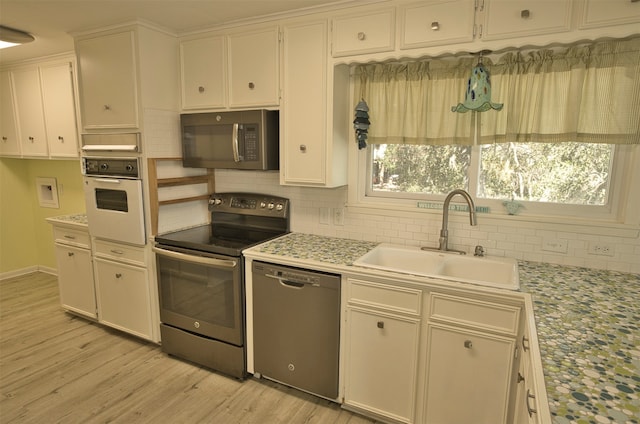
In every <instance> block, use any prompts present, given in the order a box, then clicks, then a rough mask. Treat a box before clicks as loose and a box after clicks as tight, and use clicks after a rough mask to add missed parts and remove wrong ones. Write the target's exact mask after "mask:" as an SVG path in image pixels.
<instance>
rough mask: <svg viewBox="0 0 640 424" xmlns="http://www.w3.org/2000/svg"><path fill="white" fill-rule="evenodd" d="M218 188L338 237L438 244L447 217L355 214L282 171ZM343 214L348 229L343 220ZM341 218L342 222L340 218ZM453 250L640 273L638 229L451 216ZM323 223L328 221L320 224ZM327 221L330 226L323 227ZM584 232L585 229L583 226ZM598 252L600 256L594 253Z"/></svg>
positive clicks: (300, 228)
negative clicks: (284, 203) (252, 195)
mask: <svg viewBox="0 0 640 424" xmlns="http://www.w3.org/2000/svg"><path fill="white" fill-rule="evenodd" d="M215 178H216V190H217V191H220V192H224V191H239V192H256V193H265V194H272V195H276V196H282V197H286V198H289V199H290V200H291V230H292V231H296V232H304V233H311V234H319V235H326V236H333V237H344V238H352V239H357V240H367V241H375V242H387V243H394V244H403V245H416V246H437V244H438V236H439V233H440V227H441V225H442V217H441V215H440V214H434V213H429V214H427V213H425V216H424V217H420V218H415V217H403V216H388V215H382V214H380V212H377V211H371V213H368V212H366V209H365V212H362V211H363V209H362V208H358V212H354V211H353V210H350V208H348V207H347V188H346V187H340V188H336V189H326V188H313V187H289V186H281V185H280V184H279V174H278V172H252V171H233V170H216V175H215ZM340 212H343V217H342V218H343V220H344V224H343V225H338V224H336V223H335V222H339V221H340V217H339V216H336V213H337V215H340ZM336 218H337V220H336ZM450 218H451V220H450V222H449V246H450V247H452V248H455V249H461V250H466V251H467V252H473V249H474V247H475V246H476V245H482V246H483V247H484V248H485V250H486V252H487V254H489V255H495V256H508V257H513V258H516V259H521V260H527V261H533V262H546V263H555V264H564V265H572V266H579V267H587V268H595V269H609V270H615V271H622V272H632V273H640V239H639V238H638V231H636V230H628V231H626V232H627V233H628V232H630V233H629V234H624V233H625V231H624V230H622V231H621V230H617V231H615V232H613V234H608V235H594V234H593V232H592V231H585V232H581V227H580V226H562V225H558V224H548V223H544V222H531V221H510V220H500V221H498V220H496V219H490V220H486V221H485V223H483V222H482V221H483V220H482V219H481V217H480V219H479V220H478V221H479V222H478V226H476V227H471V226H469V223H468V220H467V219H466V217H463V218H465V219H457V218H455V217H453V216H450ZM321 222H323V223H321ZM324 222H327V223H324ZM582 228H585V229H586V227H582ZM596 251H597V253H599V254H595V253H596Z"/></svg>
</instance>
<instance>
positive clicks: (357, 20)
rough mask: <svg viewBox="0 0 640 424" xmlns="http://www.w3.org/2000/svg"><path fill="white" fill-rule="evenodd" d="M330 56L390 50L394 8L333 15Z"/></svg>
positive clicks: (392, 40) (393, 36)
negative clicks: (349, 14) (347, 14)
mask: <svg viewBox="0 0 640 424" xmlns="http://www.w3.org/2000/svg"><path fill="white" fill-rule="evenodd" d="M332 26H333V28H332V49H331V53H332V55H333V56H334V57H339V56H350V55H357V54H365V53H378V52H388V51H392V50H393V49H394V47H395V10H394V9H388V10H383V11H379V12H375V13H367V14H358V15H351V16H345V17H337V18H334V19H333V22H332Z"/></svg>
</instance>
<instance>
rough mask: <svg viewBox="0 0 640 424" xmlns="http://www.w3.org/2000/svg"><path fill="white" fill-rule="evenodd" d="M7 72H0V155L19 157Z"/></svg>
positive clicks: (14, 116)
mask: <svg viewBox="0 0 640 424" xmlns="http://www.w3.org/2000/svg"><path fill="white" fill-rule="evenodd" d="M11 92H12V89H11V78H10V76H9V72H8V71H6V72H0V137H1V138H0V155H3V156H5V155H6V156H19V155H20V144H19V142H18V131H17V128H16V115H15V112H14V109H13V97H12V96H11Z"/></svg>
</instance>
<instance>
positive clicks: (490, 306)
mask: <svg viewBox="0 0 640 424" xmlns="http://www.w3.org/2000/svg"><path fill="white" fill-rule="evenodd" d="M429 318H430V319H435V320H440V321H445V322H448V323H456V324H463V325H467V326H471V327H475V328H480V329H485V330H491V331H499V332H502V333H508V334H512V335H516V334H517V332H518V322H519V320H520V308H519V307H517V306H512V305H501V304H499V303H493V302H487V301H483V300H476V299H470V298H466V297H460V296H451V295H447V294H441V293H433V294H431V302H430V313H429Z"/></svg>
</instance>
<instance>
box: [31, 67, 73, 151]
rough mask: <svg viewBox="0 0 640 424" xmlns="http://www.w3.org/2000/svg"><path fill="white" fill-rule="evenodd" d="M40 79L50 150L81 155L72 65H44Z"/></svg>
mask: <svg viewBox="0 0 640 424" xmlns="http://www.w3.org/2000/svg"><path fill="white" fill-rule="evenodd" d="M40 79H41V82H42V104H43V109H44V119H45V127H46V133H47V140H48V144H49V153H50V155H51V156H55V157H78V131H77V125H76V109H75V96H74V89H73V87H74V85H73V73H72V64H71V63H70V62H65V63H60V64H53V65H44V66H41V67H40Z"/></svg>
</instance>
